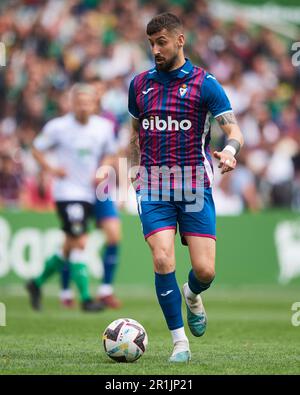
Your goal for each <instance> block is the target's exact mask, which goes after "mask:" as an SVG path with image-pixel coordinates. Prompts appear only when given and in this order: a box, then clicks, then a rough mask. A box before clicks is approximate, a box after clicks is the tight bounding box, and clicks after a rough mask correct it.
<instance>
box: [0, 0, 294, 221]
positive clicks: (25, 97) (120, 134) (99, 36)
mask: <svg viewBox="0 0 300 395" xmlns="http://www.w3.org/2000/svg"><path fill="white" fill-rule="evenodd" d="M164 11H170V12H174V13H176V14H177V15H178V16H179V17H180V18H181V19H182V21H183V23H184V26H185V33H186V55H187V56H188V57H189V58H190V59H191V60H192V62H194V63H195V64H197V65H200V66H202V67H204V68H206V69H207V70H209V71H210V72H212V73H213V74H214V75H215V76H216V78H217V79H218V80H219V81H220V82H221V83H222V84H223V86H224V88H225V90H226V92H227V94H228V96H229V98H230V100H231V103H232V106H233V109H234V111H235V114H236V116H237V118H238V121H239V124H240V126H241V129H242V131H243V133H244V137H245V148H244V149H243V150H242V152H241V154H240V156H239V166H238V168H237V169H236V170H235V171H234V172H232V173H229V174H228V175H226V176H224V177H220V176H219V175H218V171H216V170H215V174H216V188H215V200H216V206H217V211H218V212H219V214H238V213H240V212H242V211H244V210H246V209H248V210H252V211H256V210H260V209H265V208H271V207H287V208H293V209H296V210H300V133H299V132H300V67H295V66H293V65H292V62H291V58H292V53H291V41H290V40H288V39H286V38H285V37H282V36H280V35H279V34H277V33H274V32H273V31H271V30H269V29H267V28H264V27H257V26H253V25H249V24H248V22H247V21H246V20H245V19H243V18H240V19H239V20H236V21H234V22H231V23H229V22H225V21H222V20H219V19H216V18H215V17H214V13H213V9H212V6H211V4H209V2H206V1H204V0H194V1H189V0H165V1H162V0H151V1H146V0H144V1H137V0H126V1H122V0H65V1H63V0H46V1H41V0H22V1H21V0H10V1H8V0H6V1H5V0H2V1H1V4H0V41H1V42H3V43H4V44H5V46H6V61H7V64H6V66H5V67H0V101H1V104H0V207H1V206H2V207H3V206H4V207H17V208H18V207H24V208H29V209H41V210H47V209H51V208H52V205H53V203H52V197H51V180H50V179H49V177H48V175H47V174H43V173H41V172H40V171H39V169H38V168H37V166H36V164H35V162H34V161H33V159H32V156H31V153H30V146H31V143H32V140H33V138H34V137H35V136H36V134H37V133H39V132H40V130H41V128H42V127H43V125H44V124H45V122H46V121H48V120H49V119H51V118H53V117H56V116H59V115H62V114H64V113H66V112H67V111H68V100H67V92H68V89H69V87H70V86H71V85H72V83H74V82H77V81H88V82H93V83H95V84H97V88H98V91H99V97H100V98H101V111H104V112H107V113H110V114H112V118H113V119H114V121H115V124H116V135H117V138H118V139H119V144H120V148H121V149H125V147H126V142H127V137H126V136H128V130H129V126H128V125H129V117H128V112H127V92H128V86H129V82H130V80H131V78H132V77H133V76H134V75H135V74H137V73H139V72H142V71H144V70H146V69H148V68H151V67H153V61H152V56H151V52H150V47H149V45H148V43H147V39H146V36H145V27H146V24H147V22H148V21H149V20H150V19H151V18H152V17H153V16H154V15H156V14H158V13H160V12H164ZM223 145H224V136H223V135H222V133H221V132H220V130H219V129H218V127H217V125H216V124H214V126H213V134H212V149H219V148H221V147H223ZM124 152H126V151H125V150H124V151H123V153H124Z"/></svg>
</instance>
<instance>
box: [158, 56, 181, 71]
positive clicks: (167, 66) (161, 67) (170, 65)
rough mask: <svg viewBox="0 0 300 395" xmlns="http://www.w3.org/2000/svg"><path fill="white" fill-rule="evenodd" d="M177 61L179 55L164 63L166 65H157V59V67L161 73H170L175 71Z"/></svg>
mask: <svg viewBox="0 0 300 395" xmlns="http://www.w3.org/2000/svg"><path fill="white" fill-rule="evenodd" d="M177 59H178V54H177V53H176V54H174V55H173V56H172V58H171V59H169V60H166V61H164V63H162V64H157V63H156V59H155V63H156V67H157V69H158V70H160V71H165V72H168V71H170V70H173V69H174V65H175V64H176V62H177Z"/></svg>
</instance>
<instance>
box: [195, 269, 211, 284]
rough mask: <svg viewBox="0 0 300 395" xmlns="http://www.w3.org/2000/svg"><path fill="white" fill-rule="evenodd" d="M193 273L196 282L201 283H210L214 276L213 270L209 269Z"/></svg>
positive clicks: (196, 270)
mask: <svg viewBox="0 0 300 395" xmlns="http://www.w3.org/2000/svg"><path fill="white" fill-rule="evenodd" d="M194 272H195V274H196V277H197V278H198V280H199V281H202V282H204V283H209V282H211V281H212V280H213V279H214V278H215V275H216V272H215V269H214V268H209V267H208V268H198V269H194Z"/></svg>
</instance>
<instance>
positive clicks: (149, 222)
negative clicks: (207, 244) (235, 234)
mask: <svg viewBox="0 0 300 395" xmlns="http://www.w3.org/2000/svg"><path fill="white" fill-rule="evenodd" d="M137 205H138V212H139V216H140V219H141V223H142V228H143V233H144V237H145V239H147V238H148V237H149V236H151V235H153V234H154V233H157V232H160V231H162V230H166V229H175V231H177V224H178V227H179V233H180V236H181V241H182V244H184V245H187V243H186V240H185V237H184V236H198V237H210V238H212V239H216V212H215V204H214V201H213V197H212V189H211V188H206V189H204V193H203V192H202V195H201V203H200V204H198V206H195V201H194V202H190V201H188V200H186V199H182V201H176V200H174V199H171V200H170V201H162V200H158V201H153V200H147V199H145V198H144V195H143V194H142V193H141V192H137ZM191 205H194V208H192V207H191ZM188 206H190V211H188Z"/></svg>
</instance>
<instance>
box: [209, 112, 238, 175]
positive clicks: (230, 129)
mask: <svg viewBox="0 0 300 395" xmlns="http://www.w3.org/2000/svg"><path fill="white" fill-rule="evenodd" d="M216 120H217V121H218V123H219V125H220V127H221V129H222V131H223V132H224V133H225V135H226V136H227V145H226V146H225V147H224V149H223V151H220V152H218V151H215V152H214V157H215V158H216V159H218V160H219V168H221V174H224V173H227V172H228V171H231V170H233V169H234V168H235V167H236V159H235V155H236V154H237V153H238V152H239V150H240V148H241V147H242V146H243V144H244V138H243V135H242V132H241V130H240V127H239V125H238V123H237V120H236V118H235V115H234V113H233V112H228V113H226V114H222V115H219V116H217V117H216Z"/></svg>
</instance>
